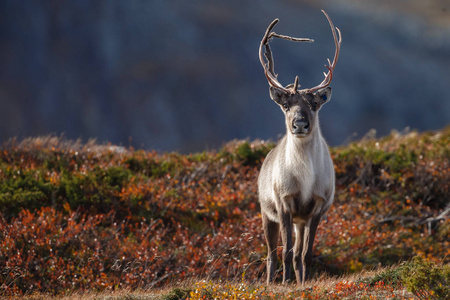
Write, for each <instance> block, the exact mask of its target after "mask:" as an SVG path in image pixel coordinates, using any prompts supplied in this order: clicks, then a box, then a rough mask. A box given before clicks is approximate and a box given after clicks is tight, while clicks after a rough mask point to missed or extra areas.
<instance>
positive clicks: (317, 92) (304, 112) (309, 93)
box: [259, 10, 342, 138]
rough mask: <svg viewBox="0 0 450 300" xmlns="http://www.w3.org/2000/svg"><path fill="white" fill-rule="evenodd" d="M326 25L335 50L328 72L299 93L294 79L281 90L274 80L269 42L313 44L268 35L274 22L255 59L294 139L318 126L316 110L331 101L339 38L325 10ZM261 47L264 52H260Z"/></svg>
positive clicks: (340, 40)
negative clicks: (258, 62)
mask: <svg viewBox="0 0 450 300" xmlns="http://www.w3.org/2000/svg"><path fill="white" fill-rule="evenodd" d="M322 12H323V13H324V14H325V16H326V18H327V19H328V22H329V23H330V27H331V31H332V33H333V38H334V42H335V45H336V51H335V54H334V59H333V62H332V63H331V62H330V60H329V59H328V65H326V66H325V67H326V68H327V69H328V73H326V74H325V73H324V75H325V79H324V80H323V81H322V82H321V83H320V84H319V85H317V86H315V87H312V88H309V89H303V90H299V89H298V88H299V84H298V76H296V77H295V81H294V83H293V84H290V85H288V86H286V87H283V85H282V84H281V83H279V82H278V80H277V75H276V74H275V71H274V62H273V57H272V51H271V50H270V46H269V41H270V39H271V38H272V37H277V38H282V39H286V40H290V41H294V42H313V40H311V39H308V38H293V37H290V36H285V35H279V34H277V33H275V32H272V29H273V27H274V26H275V25H276V24H277V23H278V21H279V20H278V19H275V20H274V21H273V22H272V23H271V24H270V25H269V27H268V28H267V30H266V33H265V35H264V37H263V39H262V41H261V45H260V46H259V59H260V61H261V64H262V66H263V68H264V74H265V75H266V78H267V81H268V82H269V85H270V97H271V98H272V100H274V101H275V102H276V103H277V104H278V105H280V107H281V109H282V110H283V112H284V114H285V117H286V127H287V129H288V132H290V133H292V134H293V135H294V136H296V137H299V138H301V137H306V136H308V135H309V134H310V133H311V132H313V131H314V130H315V128H316V127H317V126H318V122H317V112H318V111H319V109H320V107H321V106H322V105H323V104H324V103H326V102H328V101H329V100H330V98H331V88H330V87H329V84H330V83H331V80H332V78H333V70H334V67H335V66H336V63H337V60H338V57H339V50H340V47H341V42H342V37H341V32H340V31H339V28H337V27H336V30H337V34H336V30H335V27H334V25H333V22H332V21H331V19H330V17H329V16H328V15H327V13H326V12H325V11H323V10H322ZM263 48H265V53H263ZM263 56H265V57H266V59H267V63H265V62H264V58H263Z"/></svg>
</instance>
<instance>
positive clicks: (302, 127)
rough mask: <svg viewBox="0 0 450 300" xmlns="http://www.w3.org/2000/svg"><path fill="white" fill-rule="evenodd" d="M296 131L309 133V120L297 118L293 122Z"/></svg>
mask: <svg viewBox="0 0 450 300" xmlns="http://www.w3.org/2000/svg"><path fill="white" fill-rule="evenodd" d="M292 128H293V129H294V133H307V132H308V130H309V122H308V120H307V119H306V118H300V119H295V120H294V122H293V123H292Z"/></svg>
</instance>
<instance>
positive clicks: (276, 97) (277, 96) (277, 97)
mask: <svg viewBox="0 0 450 300" xmlns="http://www.w3.org/2000/svg"><path fill="white" fill-rule="evenodd" d="M286 95H287V94H286V92H285V91H283V90H282V89H279V88H277V87H274V86H271V87H270V98H272V100H273V101H275V102H276V103H278V104H281V103H283V99H284V98H285V97H286Z"/></svg>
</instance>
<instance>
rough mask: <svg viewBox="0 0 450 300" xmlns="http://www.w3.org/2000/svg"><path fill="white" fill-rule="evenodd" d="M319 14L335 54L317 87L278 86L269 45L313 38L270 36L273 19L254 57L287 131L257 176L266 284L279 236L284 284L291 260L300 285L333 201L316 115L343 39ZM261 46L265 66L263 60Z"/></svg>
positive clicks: (331, 173)
mask: <svg viewBox="0 0 450 300" xmlns="http://www.w3.org/2000/svg"><path fill="white" fill-rule="evenodd" d="M322 12H323V13H324V15H325V17H326V18H327V19H328V22H329V24H330V27H331V31H332V34H333V38H334V42H335V45H336V50H335V54H334V59H333V62H330V60H329V59H328V65H326V66H325V67H326V68H327V69H328V72H327V73H326V74H325V73H324V75H325V79H324V80H323V81H322V82H321V83H320V84H319V85H317V86H315V87H313V88H309V89H303V90H299V89H298V88H299V84H298V76H296V77H295V81H294V83H293V84H290V85H288V86H286V87H283V85H281V84H280V83H279V82H278V80H277V75H276V74H275V72H274V62H273V57H272V52H271V50H270V46H269V41H270V39H271V38H272V37H277V38H282V39H287V40H291V41H296V42H313V40H311V39H306V38H293V37H290V36H284V35H279V34H276V33H275V32H272V29H273V27H274V26H275V25H276V24H277V23H278V21H279V20H278V19H275V20H274V21H273V22H272V23H271V24H270V25H269V27H268V28H267V30H266V33H265V35H264V37H263V39H262V41H261V45H260V47H259V59H260V61H261V64H262V66H263V68H264V74H265V75H266V78H267V81H268V82H269V85H270V89H269V90H270V97H271V98H272V100H273V101H275V102H276V103H277V104H278V105H279V106H280V107H281V109H282V111H283V113H284V115H285V120H286V131H287V132H286V135H285V136H284V137H283V138H282V139H281V140H280V142H279V143H278V145H277V146H276V147H275V148H274V149H273V150H272V151H271V152H270V153H269V154H268V155H267V157H266V159H265V160H264V163H263V165H262V167H261V172H260V174H259V178H258V191H259V202H260V204H261V217H262V223H263V229H264V234H265V238H266V242H267V248H268V258H267V284H269V283H270V282H272V281H273V279H274V275H275V269H276V264H277V244H278V236H279V233H280V232H281V239H282V243H283V252H282V253H283V257H282V259H283V283H287V282H289V281H290V275H291V265H292V261H293V263H294V271H295V277H296V279H297V284H299V285H300V284H304V283H305V281H306V280H307V279H308V276H309V273H310V268H311V262H312V248H313V242H314V237H315V234H316V229H317V226H318V225H319V221H320V218H321V217H322V216H323V215H324V214H325V212H326V211H327V210H328V209H329V208H330V206H331V204H332V202H333V197H334V181H335V178H334V167H333V162H332V160H331V156H330V153H329V151H328V146H327V144H326V142H325V140H324V138H323V137H322V134H321V132H320V128H319V116H318V112H319V109H320V108H321V107H322V105H323V104H325V103H326V102H328V101H330V98H331V88H330V87H329V85H330V83H331V80H332V78H333V70H334V68H335V66H336V63H337V60H338V57H339V50H340V46H341V41H342V37H341V32H340V31H339V29H338V28H337V27H336V29H335V27H334V25H333V23H332V21H331V19H330V17H329V16H328V15H327V13H326V12H325V11H323V10H322ZM336 30H337V34H336ZM263 48H264V49H265V53H264V56H265V57H266V60H267V63H265V62H264V59H263ZM293 228H294V233H295V244H294V246H293V245H292V235H293V230H292V229H293Z"/></svg>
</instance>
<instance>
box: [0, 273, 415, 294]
mask: <svg viewBox="0 0 450 300" xmlns="http://www.w3.org/2000/svg"><path fill="white" fill-rule="evenodd" d="M396 267H397V266H391V267H388V268H378V269H376V270H364V271H362V272H359V273H354V274H349V275H344V276H339V277H337V276H333V277H330V276H328V275H326V274H320V275H319V276H317V277H316V278H314V279H313V280H311V281H309V282H308V283H306V284H305V285H304V286H302V287H298V286H297V285H296V284H295V283H293V284H287V285H286V284H280V283H274V284H271V285H269V286H266V285H265V284H264V283H263V282H262V281H260V280H258V281H256V282H253V283H251V282H248V281H242V280H238V279H235V280H228V281H222V280H215V281H213V280H210V281H207V280H201V279H199V278H192V279H190V280H185V281H183V282H181V283H178V284H175V283H173V284H169V285H167V286H165V287H163V288H156V289H138V290H128V289H123V290H116V291H103V292H95V291H74V292H72V293H70V294H67V295H59V296H52V295H50V294H45V293H36V294H33V295H26V296H22V297H20V298H9V299H39V300H47V299H59V300H68V299H83V300H84V299H86V300H94V299H95V300H140V299H145V300H156V299H158V300H175V299H186V297H180V296H177V293H184V295H186V296H187V295H189V298H188V299H386V298H391V299H415V298H414V295H413V294H411V293H410V292H407V291H406V290H405V289H403V288H397V289H392V288H388V289H380V288H379V286H378V287H377V286H372V287H368V285H365V286H363V285H362V284H361V282H364V280H366V279H370V278H374V277H375V276H377V275H380V274H383V273H385V272H387V271H389V270H393V269H395V268H396ZM342 286H344V287H349V286H350V287H351V289H348V288H347V289H345V288H344V289H343V290H339V289H340V287H342ZM178 295H179V294H178Z"/></svg>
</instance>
